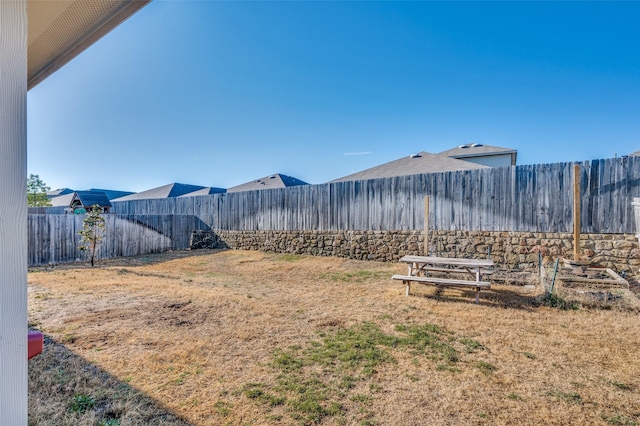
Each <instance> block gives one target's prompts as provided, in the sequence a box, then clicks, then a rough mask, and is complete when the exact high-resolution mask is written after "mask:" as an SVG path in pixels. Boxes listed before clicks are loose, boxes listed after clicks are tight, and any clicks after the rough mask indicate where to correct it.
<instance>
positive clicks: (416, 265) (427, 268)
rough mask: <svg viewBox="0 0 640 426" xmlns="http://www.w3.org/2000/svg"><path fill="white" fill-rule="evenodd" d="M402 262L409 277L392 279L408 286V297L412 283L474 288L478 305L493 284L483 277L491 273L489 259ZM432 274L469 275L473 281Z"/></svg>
mask: <svg viewBox="0 0 640 426" xmlns="http://www.w3.org/2000/svg"><path fill="white" fill-rule="evenodd" d="M400 262H403V263H406V264H408V267H409V272H408V273H407V275H394V276H393V277H392V279H394V280H400V281H402V282H403V283H404V284H405V285H406V286H407V291H406V295H407V296H409V294H410V292H411V283H412V282H417V283H421V284H433V285H436V286H450V287H472V288H475V290H476V303H479V301H480V290H481V289H483V288H491V283H490V282H488V281H483V280H482V277H483V275H487V274H489V273H491V271H490V270H488V269H487V268H491V267H492V266H493V261H492V260H489V259H461V258H456V257H435V256H403V257H402V258H401V259H400ZM430 272H440V273H441V274H445V275H446V274H451V273H455V274H461V273H462V274H469V275H471V276H472V277H473V279H471V280H464V279H458V278H440V277H433V276H429V273H430Z"/></svg>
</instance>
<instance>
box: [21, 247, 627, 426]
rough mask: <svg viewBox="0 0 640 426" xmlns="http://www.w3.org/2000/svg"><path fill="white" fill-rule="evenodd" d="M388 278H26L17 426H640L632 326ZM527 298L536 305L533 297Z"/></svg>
mask: <svg viewBox="0 0 640 426" xmlns="http://www.w3.org/2000/svg"><path fill="white" fill-rule="evenodd" d="M404 270H405V268H404V266H402V265H399V264H388V263H377V262H362V261H353V260H345V259H338V258H319V257H307V256H296V255H283V254H271V253H262V252H250V251H220V252H192V253H189V254H186V253H176V254H163V255H156V256H144V257H138V258H134V259H121V260H117V261H110V262H101V263H100V264H99V267H97V268H93V269H91V268H87V267H84V266H77V265H75V266H65V267H56V268H54V269H39V270H33V271H31V272H30V273H29V298H30V299H29V303H30V306H29V320H30V324H31V325H32V326H34V327H36V328H38V329H40V330H41V331H43V332H44V333H46V335H47V336H48V338H47V342H46V345H45V353H44V354H42V355H40V356H39V357H37V358H35V359H33V360H31V361H30V363H29V368H30V402H29V414H30V423H31V424H34V425H35V424H37V425H47V424H50V425H63V424H69V425H71V424H74V425H75V424H86V425H111V426H113V425H118V424H121V425H126V424H136V425H137V424H139V425H147V424H158V425H161V424H191V425H224V424H231V425H244V424H256V425H260V424H265V425H266V424H269V425H270V424H274V425H278V424H282V425H289V424H327V425H332V424H347V425H373V424H380V425H382V424H385V425H424V424H430V425H459V424H487V425H500V424H504V425H507V424H522V425H540V424H604V425H606V424H612V425H615V424H618V425H637V424H640V357H639V356H638V349H639V346H640V338H639V336H640V334H639V331H638V330H640V316H639V315H638V313H637V312H633V311H629V310H621V309H615V308H614V309H608V310H603V309H584V308H581V309H577V310H561V309H555V308H550V307H548V306H544V305H541V304H540V303H539V302H538V301H537V300H539V296H540V295H539V291H538V290H534V289H531V288H525V287H519V286H508V285H494V286H493V288H492V289H491V290H489V291H483V292H482V294H481V304H480V305H475V304H473V303H472V301H473V294H472V293H473V292H470V291H462V290H459V289H458V290H457V289H451V290H449V289H445V290H439V289H435V288H433V287H428V286H415V293H416V296H413V297H410V298H406V297H405V296H404V286H403V285H402V284H401V283H397V282H392V280H391V279H390V277H391V275H392V274H394V273H402V272H404ZM537 298H538V299H537Z"/></svg>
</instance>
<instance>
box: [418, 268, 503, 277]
mask: <svg viewBox="0 0 640 426" xmlns="http://www.w3.org/2000/svg"><path fill="white" fill-rule="evenodd" d="M420 270H421V271H432V272H459V273H461V274H468V273H470V271H469V270H468V269H460V268H439V267H437V266H423V267H421V268H420ZM493 272H494V271H493V270H490V269H483V270H482V275H491V274H493Z"/></svg>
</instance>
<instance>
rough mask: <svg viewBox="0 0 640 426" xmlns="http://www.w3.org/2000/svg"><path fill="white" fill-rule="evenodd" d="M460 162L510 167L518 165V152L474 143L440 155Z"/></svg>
mask: <svg viewBox="0 0 640 426" xmlns="http://www.w3.org/2000/svg"><path fill="white" fill-rule="evenodd" d="M439 155H445V156H447V157H451V158H456V159H458V160H464V161H469V162H472V163H477V164H482V165H484V166H489V167H508V166H515V165H516V157H517V156H518V151H517V150H515V149H511V148H500V147H498V146H491V145H483V144H481V143H472V144H465V145H460V146H457V147H455V148H452V149H449V150H447V151H443V152H441V153H439Z"/></svg>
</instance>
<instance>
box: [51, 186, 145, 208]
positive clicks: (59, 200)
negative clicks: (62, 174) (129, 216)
mask: <svg viewBox="0 0 640 426" xmlns="http://www.w3.org/2000/svg"><path fill="white" fill-rule="evenodd" d="M76 192H83V193H84V192H94V193H100V194H104V195H106V196H107V199H109V200H110V201H111V200H113V199H115V198H119V197H124V196H126V195H130V194H133V192H129V191H114V190H112V189H96V188H91V189H88V190H86V191H75V190H73V189H69V188H63V189H56V190H55V191H49V192H47V196H48V197H49V202H50V203H51V207H69V204H70V203H71V199H72V198H73V194H74V193H76ZM55 194H58V195H55Z"/></svg>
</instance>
